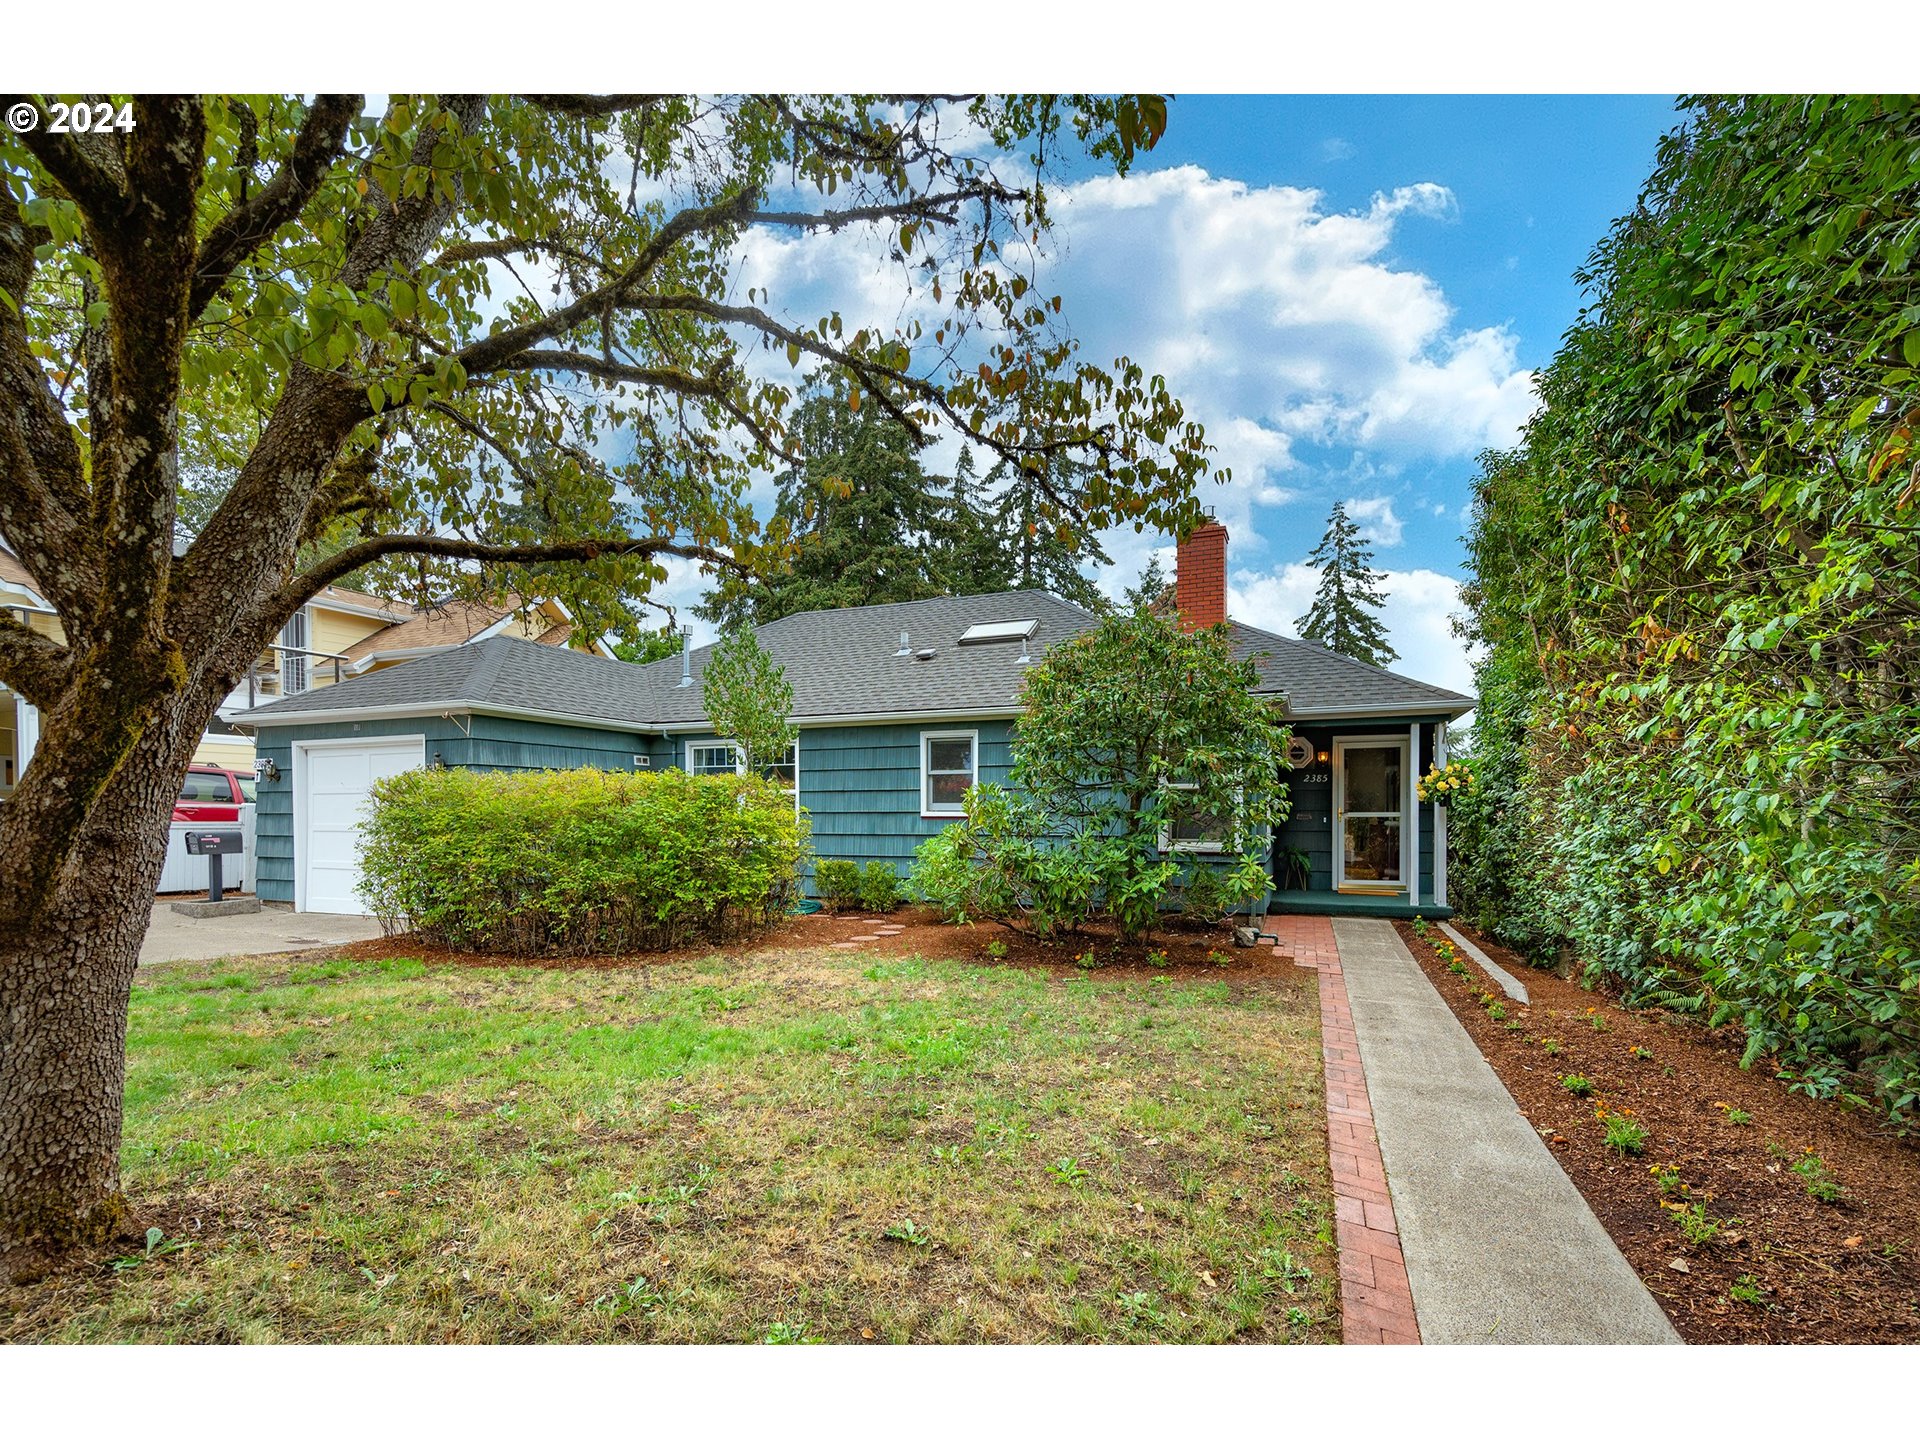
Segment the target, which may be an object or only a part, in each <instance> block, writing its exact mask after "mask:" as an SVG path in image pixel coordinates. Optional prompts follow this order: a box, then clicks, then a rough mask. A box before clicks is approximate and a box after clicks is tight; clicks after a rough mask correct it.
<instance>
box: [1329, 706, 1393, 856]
mask: <svg viewBox="0 0 1920 1440" xmlns="http://www.w3.org/2000/svg"><path fill="white" fill-rule="evenodd" d="M1333 752H1334V753H1333V810H1334V823H1335V825H1336V827H1337V829H1336V831H1335V836H1334V846H1333V885H1334V889H1336V890H1356V891H1371V890H1404V889H1406V888H1407V886H1406V879H1405V875H1404V869H1403V866H1404V860H1403V858H1402V857H1403V856H1404V854H1405V846H1404V840H1405V819H1406V811H1405V805H1406V794H1407V787H1406V765H1407V742H1406V741H1405V740H1404V739H1399V740H1390V739H1385V738H1381V739H1355V740H1336V741H1334V742H1333Z"/></svg>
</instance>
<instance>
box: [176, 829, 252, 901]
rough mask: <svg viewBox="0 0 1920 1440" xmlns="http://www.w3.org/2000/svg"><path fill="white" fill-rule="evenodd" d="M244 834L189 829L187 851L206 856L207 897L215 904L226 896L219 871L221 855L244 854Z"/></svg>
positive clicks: (223, 877)
mask: <svg viewBox="0 0 1920 1440" xmlns="http://www.w3.org/2000/svg"><path fill="white" fill-rule="evenodd" d="M246 850H247V841H246V836H245V835H244V834H243V833H242V832H240V831H238V830H189V831H188V832H187V853H188V854H189V855H205V856H206V857H207V899H209V900H211V901H213V902H215V903H216V904H217V903H219V902H220V901H222V900H224V899H226V898H227V896H226V888H227V887H226V877H225V876H224V875H222V874H221V873H220V857H221V856H222V855H244V854H246Z"/></svg>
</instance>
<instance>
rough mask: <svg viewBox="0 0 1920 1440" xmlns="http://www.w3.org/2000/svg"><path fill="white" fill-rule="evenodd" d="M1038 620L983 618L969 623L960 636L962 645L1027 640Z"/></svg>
mask: <svg viewBox="0 0 1920 1440" xmlns="http://www.w3.org/2000/svg"><path fill="white" fill-rule="evenodd" d="M1039 624H1040V622H1039V621H1038V620H983V621H981V622H980V623H979V624H978V625H969V626H968V627H967V628H966V630H965V631H964V632H962V634H961V636H960V643H961V644H962V645H994V644H998V643H999V642H1001V641H1004V640H1025V639H1026V638H1027V637H1028V636H1029V635H1031V634H1033V632H1034V630H1035V629H1036V628H1037V627H1038V626H1039Z"/></svg>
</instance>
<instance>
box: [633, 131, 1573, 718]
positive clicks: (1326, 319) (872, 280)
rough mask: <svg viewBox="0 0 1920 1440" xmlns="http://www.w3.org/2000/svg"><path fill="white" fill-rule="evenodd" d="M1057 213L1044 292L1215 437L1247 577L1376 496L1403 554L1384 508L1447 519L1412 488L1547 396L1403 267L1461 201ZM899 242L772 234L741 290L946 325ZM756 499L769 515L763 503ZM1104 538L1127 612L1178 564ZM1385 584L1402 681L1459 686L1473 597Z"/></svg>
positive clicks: (1080, 202) (1229, 202) (681, 588)
mask: <svg viewBox="0 0 1920 1440" xmlns="http://www.w3.org/2000/svg"><path fill="white" fill-rule="evenodd" d="M1052 209H1053V214H1054V217H1055V221H1056V229H1055V232H1054V234H1053V236H1052V237H1051V239H1050V244H1051V245H1052V250H1051V252H1050V253H1049V254H1048V255H1047V256H1045V257H1041V258H1039V259H1037V260H1036V261H1035V268H1036V270H1037V272H1038V273H1037V275H1036V278H1037V280H1038V282H1039V284H1040V285H1041V286H1043V287H1044V290H1045V291H1052V290H1058V291H1059V292H1060V293H1061V294H1062V295H1063V296H1064V298H1065V302H1066V304H1065V316H1066V319H1067V321H1068V322H1069V323H1070V324H1071V325H1072V326H1073V329H1074V334H1075V336H1076V338H1077V339H1078V340H1079V342H1080V344H1081V350H1082V354H1083V356H1084V357H1085V358H1086V359H1088V360H1090V361H1092V362H1094V363H1099V364H1105V363H1107V362H1109V361H1111V360H1112V359H1113V358H1114V357H1116V356H1119V355H1128V356H1131V357H1132V358H1133V359H1134V360H1136V361H1138V362H1139V363H1140V364H1141V365H1143V366H1144V367H1145V368H1146V369H1147V370H1148V371H1149V372H1151V373H1159V374H1162V375H1164V376H1165V377H1166V378H1167V382H1168V384H1169V386H1170V388H1171V389H1172V391H1173V393H1174V394H1175V395H1177V396H1179V397H1180V398H1181V399H1182V400H1183V402H1184V403H1185V404H1186V406H1187V409H1188V412H1189V414H1191V415H1192V416H1193V417H1195V418H1197V419H1198V420H1200V421H1201V422H1202V423H1203V424H1204V425H1205V427H1206V430H1207V435H1208V439H1209V440H1210V441H1211V442H1212V444H1213V445H1214V446H1215V447H1216V455H1215V460H1216V462H1217V463H1218V464H1220V465H1223V466H1226V467H1229V468H1230V469H1231V470H1232V472H1233V479H1232V482H1231V483H1230V484H1228V485H1225V486H1212V485H1208V486H1204V487H1203V489H1202V493H1201V495H1200V497H1199V498H1200V499H1201V501H1202V503H1204V504H1207V505H1210V506H1212V507H1213V508H1214V509H1215V510H1216V512H1217V513H1218V514H1219V516H1220V518H1221V520H1223V521H1224V522H1225V523H1226V524H1227V525H1228V527H1229V528H1230V529H1231V531H1232V533H1233V537H1234V548H1235V552H1236V555H1237V556H1239V557H1240V558H1242V559H1243V560H1248V561H1250V562H1252V563H1254V564H1260V563H1271V562H1273V561H1276V560H1285V559H1289V558H1291V557H1292V556H1297V555H1302V554H1304V553H1305V551H1306V550H1307V549H1308V547H1310V546H1311V545H1312V543H1313V542H1314V540H1316V539H1317V538H1318V537H1319V533H1320V521H1321V518H1322V513H1323V511H1322V508H1321V507H1323V506H1324V505H1325V504H1326V503H1328V502H1329V501H1330V499H1331V498H1332V497H1334V496H1337V495H1343V494H1344V495H1359V496H1365V497H1369V498H1365V499H1356V500H1352V501H1350V502H1349V509H1350V511H1351V513H1352V514H1353V515H1354V517H1355V519H1357V520H1360V521H1361V522H1362V524H1363V525H1364V526H1365V528H1366V530H1367V533H1368V534H1369V536H1370V537H1371V538H1372V539H1373V540H1374V541H1375V543H1377V544H1379V545H1381V546H1382V547H1393V546H1396V545H1399V544H1401V543H1402V539H1403V532H1404V522H1403V519H1402V517H1401V516H1400V515H1399V514H1398V513H1397V512H1396V509H1395V501H1394V499H1391V498H1388V497H1387V496H1386V495H1384V494H1383V493H1382V492H1384V491H1392V492H1394V494H1395V496H1396V497H1398V498H1402V499H1403V503H1404V504H1406V505H1412V506H1414V507H1415V511H1416V513H1419V514H1422V515H1424V513H1425V512H1427V511H1428V510H1429V509H1431V511H1432V514H1433V515H1434V516H1436V517H1437V516H1439V515H1440V514H1441V513H1442V507H1440V506H1438V505H1437V504H1434V505H1430V504H1429V503H1428V502H1427V501H1426V499H1425V497H1423V496H1421V495H1419V494H1417V493H1415V494H1413V495H1411V496H1409V495H1408V493H1407V486H1406V484H1405V483H1404V482H1403V481H1401V480H1400V479H1399V477H1400V476H1402V475H1403V474H1406V473H1408V472H1416V473H1417V472H1418V471H1419V470H1420V469H1422V468H1424V467H1426V466H1428V465H1430V464H1431V463H1432V462H1444V461H1449V460H1453V461H1457V460H1460V459H1463V458H1465V457H1468V456H1471V455H1472V454H1474V453H1475V452H1477V451H1479V450H1481V449H1483V448H1487V447H1489V446H1503V445H1509V444H1511V443H1512V442H1513V441H1514V439H1515V438H1516V436H1517V434H1518V432H1519V429H1520V427H1521V425H1522V424H1523V423H1524V421H1525V419H1526V417H1527V416H1528V414H1529V413H1530V412H1531V410H1532V409H1533V406H1534V403H1535V396H1534V390H1533V376H1532V374H1531V372H1529V371H1528V370H1526V369H1524V368H1522V367H1521V366H1520V364H1519V362H1518V358H1517V350H1516V337H1515V336H1514V335H1513V334H1512V333H1511V332H1510V331H1509V330H1508V329H1507V328H1506V327H1504V326H1492V327H1478V328H1476V327H1469V326H1463V325H1461V324H1460V323H1459V320H1458V317H1457V316H1456V313H1455V311H1454V309H1453V307H1452V306H1451V304H1450V303H1449V302H1448V300H1447V298H1446V295H1445V294H1444V292H1443V291H1442V290H1441V288H1440V286H1439V285H1438V283H1436V282H1435V281H1434V280H1433V278H1432V277H1430V276H1428V275H1426V274H1423V273H1421V272H1420V271H1418V270H1416V269H1414V268H1411V267H1410V266H1408V265H1407V264H1405V263H1404V262H1403V261H1401V260H1399V259H1398V258H1397V257H1396V256H1395V253H1394V242H1395V239H1396V236H1397V235H1398V234H1399V233H1400V231H1401V230H1402V228H1403V227H1406V226H1412V225H1421V224H1433V223H1442V224H1446V223H1452V222H1453V221H1454V219H1455V217H1456V215H1457V205H1456V202H1455V199H1454V196H1453V194H1452V192H1451V191H1449V190H1448V189H1447V188H1446V187H1444V186H1441V185H1438V184H1433V183H1430V182H1422V183H1416V184H1408V185H1402V186H1399V187H1397V188H1393V189H1390V190H1385V191H1382V192H1381V193H1379V194H1377V195H1375V196H1374V197H1373V199H1372V200H1371V202H1370V203H1369V204H1367V205H1366V206H1365V207H1364V208H1361V209H1357V210H1353V211H1346V212H1343V211H1340V210H1336V209H1333V208H1330V207H1329V206H1328V204H1327V202H1326V197H1325V196H1324V194H1323V193H1322V192H1320V191H1318V190H1314V189H1309V188H1300V187H1294V186H1284V185H1274V186H1252V185H1248V184H1246V183H1244V182H1241V181H1237V180H1232V179H1225V178H1220V177H1216V176H1214V175H1211V174H1209V173H1208V172H1206V171H1205V170H1203V169H1200V168H1199V167H1196V166H1183V167H1176V168H1173V169H1165V170H1153V171H1150V170H1137V171H1135V172H1133V173H1132V174H1130V175H1127V176H1124V177H1119V176H1110V175H1109V176H1101V177H1096V178H1094V179H1090V180H1086V181H1082V182H1080V183H1078V184H1074V185H1069V186H1064V187H1062V188H1061V189H1060V190H1058V191H1056V192H1055V194H1054V195H1053V197H1052ZM886 238H887V237H885V236H883V235H881V234H880V233H878V232H877V231H876V232H873V233H870V234H861V233H859V232H858V231H855V232H850V233H842V234H840V235H838V236H828V235H826V234H807V235H800V236H794V235H779V234H767V233H764V232H755V233H752V234H750V235H749V236H748V237H746V238H745V239H744V240H743V242H742V245H741V249H740V251H739V252H738V254H737V256H736V259H735V264H734V267H733V273H732V276H731V282H732V285H733V287H734V289H735V291H736V293H739V294H744V292H745V290H746V288H747V287H748V286H755V287H766V288H767V289H768V290H769V291H770V292H771V295H772V304H773V308H774V309H775V310H776V311H777V312H779V313H782V314H784V315H786V316H788V317H791V318H793V319H795V320H796V321H798V322H800V323H802V324H810V323H811V322H812V320H814V319H815V318H817V317H819V316H821V315H823V314H826V313H828V312H829V311H833V310H838V311H840V312H841V314H842V316H843V318H844V323H845V325H846V327H847V329H849V330H851V329H853V328H855V327H857V326H860V325H869V326H879V327H882V328H883V329H886V330H889V331H891V330H892V329H893V328H894V327H895V326H898V325H902V324H905V323H908V322H910V321H911V320H912V319H914V318H916V317H918V318H922V319H926V318H929V317H930V316H931V315H932V313H933V306H932V302H931V297H930V296H929V295H927V294H925V293H924V292H922V293H919V294H910V293H909V292H908V289H907V277H906V275H905V273H904V272H903V270H902V268H901V267H900V266H899V265H898V264H896V263H893V262H891V261H890V260H889V259H888V258H887V256H886V254H885V250H886ZM744 358H745V362H746V365H747V368H748V370H749V371H750V373H754V374H758V375H766V376H769V377H778V378H780V379H782V380H785V379H789V378H791V377H792V373H793V372H792V371H791V370H790V369H789V368H788V365H787V360H786V356H785V354H784V352H783V351H776V352H774V353H771V354H769V353H765V352H760V351H758V350H755V351H752V352H750V353H749V354H748V355H747V356H746V357H744ZM955 450H957V445H956V444H955V443H954V442H953V440H952V439H951V437H946V438H944V439H943V441H942V443H941V444H940V445H938V446H937V447H936V448H935V450H934V451H933V453H931V454H930V455H929V456H928V457H926V458H927V463H928V464H929V466H930V467H932V468H935V469H939V468H941V467H942V466H943V465H944V464H946V463H948V462H950V460H951V458H952V452H953V451H955ZM755 493H756V500H762V499H764V498H765V496H764V495H763V494H762V489H761V487H756V492H755ZM1308 499H1310V500H1311V504H1312V506H1313V510H1314V513H1312V514H1311V515H1308V514H1306V513H1305V509H1304V507H1303V508H1301V509H1296V510H1293V511H1291V512H1289V513H1286V514H1285V517H1284V519H1280V518H1278V517H1275V516H1273V514H1272V512H1274V511H1283V510H1285V509H1286V507H1290V506H1296V505H1299V504H1300V503H1301V502H1302V501H1303V500H1308ZM1262 512H1266V513H1265V514H1264V515H1263V514H1262ZM1101 539H1102V542H1103V543H1104V544H1105V546H1106V548H1107V550H1108V553H1109V554H1110V555H1111V556H1112V557H1113V560H1114V565H1113V567H1112V569H1111V570H1110V571H1109V572H1108V573H1106V574H1104V575H1102V576H1100V577H1099V579H1100V583H1101V584H1102V586H1103V588H1106V589H1107V590H1108V591H1109V592H1110V593H1114V594H1118V593H1119V591H1120V590H1121V589H1123V588H1124V587H1125V586H1127V585H1128V584H1131V583H1132V581H1133V579H1134V577H1135V576H1136V575H1137V574H1138V573H1139V570H1140V568H1141V566H1142V565H1143V564H1144V563H1145V561H1146V559H1147V557H1148V555H1149V554H1151V553H1152V552H1153V551H1155V550H1156V549H1162V548H1164V547H1165V546H1166V538H1165V537H1164V536H1159V535H1153V534H1136V533H1134V532H1133V531H1131V530H1130V529H1120V530H1114V531H1109V532H1106V533H1105V534H1103V535H1102V537H1101ZM1276 552H1277V553H1276ZM1167 558H1168V559H1169V560H1170V559H1171V555H1170V553H1169V554H1168V556H1167ZM1169 568H1170V567H1169ZM1301 569H1303V567H1300V566H1297V565H1286V566H1283V567H1282V569H1280V570H1278V571H1275V572H1272V573H1271V574H1269V575H1266V576H1264V577H1251V576H1248V575H1246V574H1245V573H1244V572H1242V573H1241V579H1242V581H1243V582H1244V585H1245V587H1246V588H1245V589H1244V594H1243V595H1242V594H1241V593H1240V592H1236V594H1237V596H1239V598H1241V599H1244V602H1245V605H1246V606H1252V607H1256V608H1257V609H1259V611H1260V614H1261V615H1265V614H1266V610H1267V609H1269V608H1271V607H1272V606H1273V605H1280V604H1281V603H1282V602H1281V601H1280V600H1279V599H1278V598H1277V596H1278V594H1279V592H1278V591H1277V590H1276V589H1275V587H1276V586H1277V585H1279V584H1280V583H1281V582H1282V580H1284V579H1285V577H1287V576H1289V575H1292V574H1293V573H1294V572H1295V571H1298V570H1301ZM1311 573H1312V572H1310V571H1309V572H1306V574H1307V576H1308V577H1309V580H1308V583H1307V589H1306V594H1305V596H1304V598H1301V599H1299V603H1297V604H1295V603H1294V600H1292V599H1288V600H1286V601H1285V602H1284V605H1285V606H1290V607H1291V608H1287V609H1285V613H1284V615H1283V616H1278V617H1277V618H1284V619H1285V621H1286V622H1287V625H1286V627H1276V628H1290V626H1291V621H1292V619H1293V617H1294V616H1296V615H1298V614H1300V613H1303V612H1304V610H1305V609H1306V606H1307V604H1308V603H1310V601H1311V589H1312V585H1311V578H1310V577H1311ZM1388 573H1389V591H1390V594H1391V595H1392V599H1391V600H1390V602H1389V613H1388V623H1389V625H1390V627H1395V633H1396V642H1395V643H1396V645H1397V647H1398V648H1399V649H1400V650H1401V651H1402V653H1403V655H1406V656H1408V657H1410V658H1409V662H1408V663H1407V664H1405V665H1403V666H1402V667H1400V668H1403V669H1406V671H1407V673H1410V674H1422V672H1421V671H1420V670H1419V669H1416V668H1414V666H1415V665H1416V664H1417V665H1425V666H1426V667H1427V668H1428V670H1429V672H1431V673H1427V674H1422V678H1430V679H1434V680H1435V682H1436V683H1441V684H1448V685H1450V686H1451V687H1452V688H1456V689H1457V688H1463V687H1464V684H1465V683H1466V680H1467V676H1468V671H1467V667H1466V664H1465V659H1464V655H1463V654H1462V652H1461V651H1460V648H1459V646H1458V644H1457V642H1455V641H1453V640H1452V639H1451V637H1450V636H1449V635H1448V633H1447V627H1446V621H1445V613H1446V610H1447V609H1448V608H1450V607H1451V605H1452V604H1453V602H1454V599H1455V596H1456V591H1457V586H1455V582H1453V581H1451V580H1449V579H1447V577H1445V576H1444V575H1441V574H1439V573H1438V572H1435V571H1431V570H1420V569H1409V570H1406V571H1398V572H1388ZM700 588H701V586H700V583H699V577H698V576H697V575H695V574H693V573H692V572H691V571H688V572H687V573H686V574H684V575H682V574H680V573H678V572H676V573H675V575H674V578H673V580H672V581H670V582H669V585H668V587H666V592H665V593H663V597H662V598H671V599H673V600H675V601H677V602H678V603H681V604H683V605H684V604H685V603H686V602H687V601H689V600H691V599H693V598H695V597H696V596H697V595H698V593H699V590H700ZM1433 607H1437V608H1433ZM1283 608H1284V607H1283ZM1237 613H1239V612H1237ZM1243 618H1246V619H1248V620H1249V621H1250V622H1252V623H1256V624H1266V623H1268V622H1269V621H1271V620H1273V619H1275V618H1276V616H1273V615H1268V616H1266V618H1265V619H1262V618H1257V616H1256V614H1255V613H1253V612H1252V611H1246V613H1244V616H1243ZM1403 642H1404V643H1403ZM1412 657H1443V658H1441V659H1431V660H1430V659H1418V660H1416V659H1414V658H1412ZM1445 657H1450V658H1445ZM1435 667H1438V668H1437V669H1436V668H1435Z"/></svg>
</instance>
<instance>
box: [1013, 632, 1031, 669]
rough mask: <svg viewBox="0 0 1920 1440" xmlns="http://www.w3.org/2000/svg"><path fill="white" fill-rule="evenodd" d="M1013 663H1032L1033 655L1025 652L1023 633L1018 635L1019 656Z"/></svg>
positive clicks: (1025, 642)
mask: <svg viewBox="0 0 1920 1440" xmlns="http://www.w3.org/2000/svg"><path fill="white" fill-rule="evenodd" d="M1013 663H1014V664H1016V665H1031V664H1033V656H1031V655H1029V654H1028V653H1027V637H1026V636H1024V635H1022V636H1021V637H1020V658H1019V659H1018V660H1016V661H1014V662H1013Z"/></svg>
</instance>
